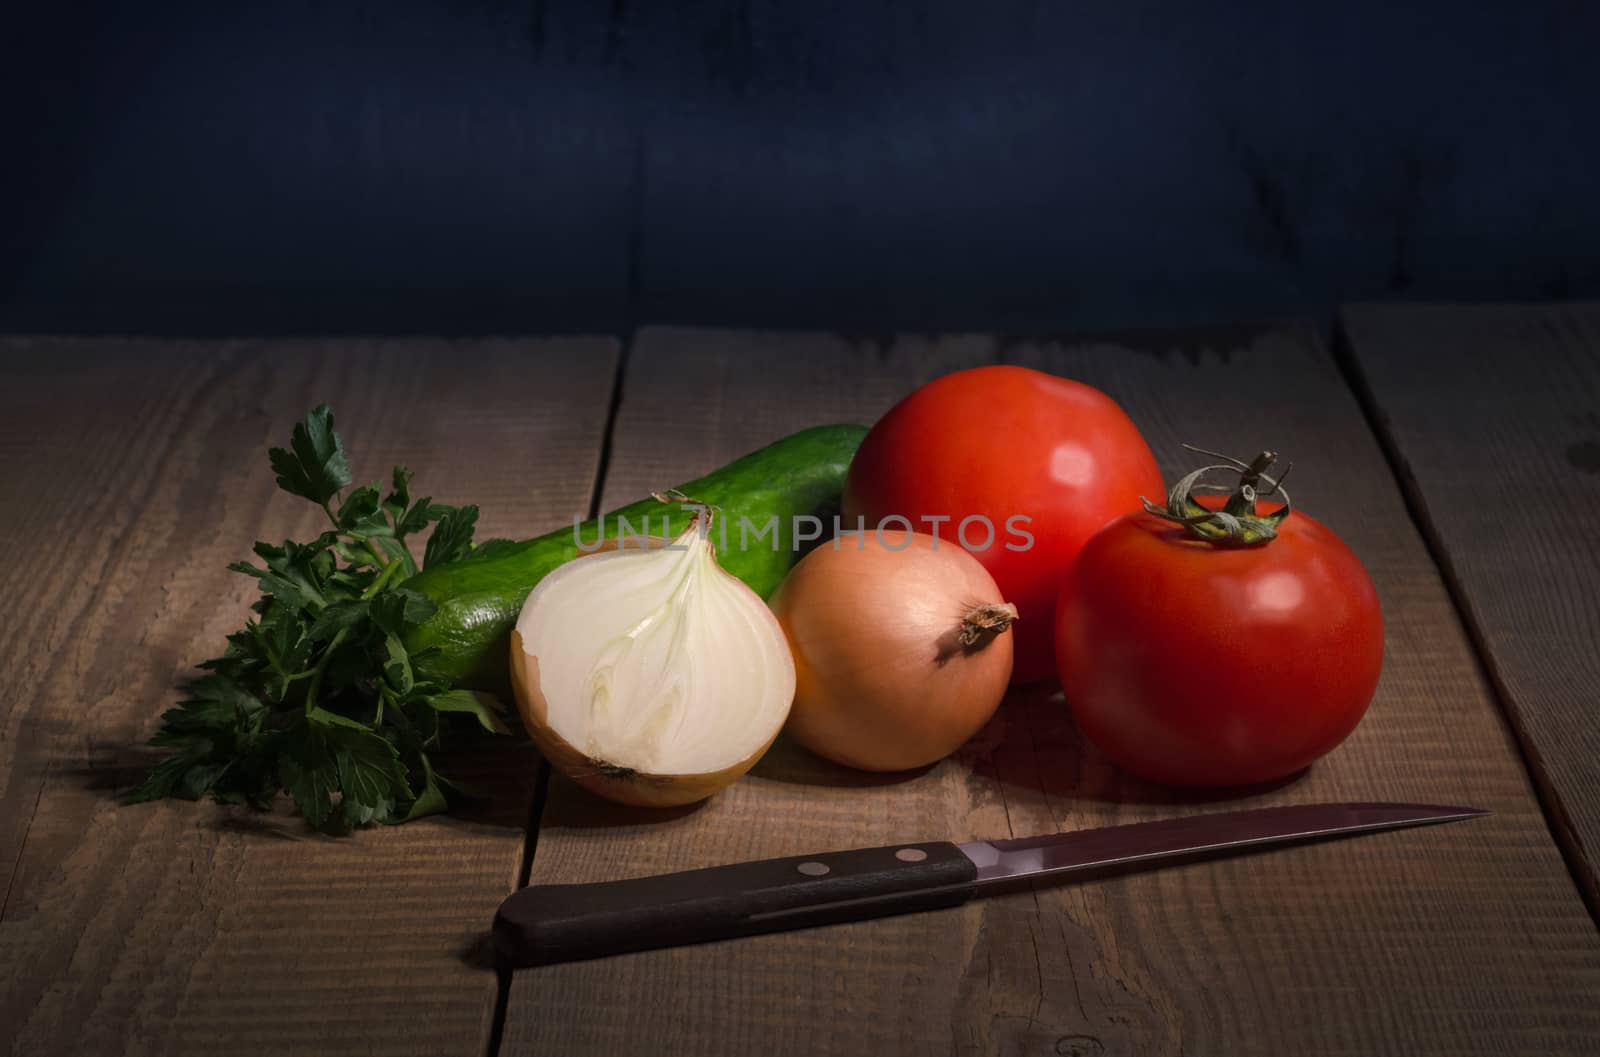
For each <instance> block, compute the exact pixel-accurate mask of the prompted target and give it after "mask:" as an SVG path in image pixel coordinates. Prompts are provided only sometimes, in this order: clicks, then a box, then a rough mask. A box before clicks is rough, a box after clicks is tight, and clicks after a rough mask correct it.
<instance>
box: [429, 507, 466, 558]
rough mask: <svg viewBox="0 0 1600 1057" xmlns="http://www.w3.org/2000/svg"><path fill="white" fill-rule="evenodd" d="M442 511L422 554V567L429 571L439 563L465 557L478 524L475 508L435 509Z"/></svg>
mask: <svg viewBox="0 0 1600 1057" xmlns="http://www.w3.org/2000/svg"><path fill="white" fill-rule="evenodd" d="M435 509H442V510H444V511H445V512H444V514H443V516H441V517H440V518H439V524H437V525H435V526H434V529H433V535H432V536H429V537H428V547H427V549H426V550H425V551H423V553H422V567H423V568H424V569H431V568H433V567H434V566H435V565H438V564H440V563H441V562H448V561H454V560H455V559H457V558H462V557H465V556H466V555H467V554H468V553H469V552H470V551H471V550H472V530H473V529H474V528H475V527H476V526H477V524H478V508H477V507H475V506H464V507H443V508H435Z"/></svg>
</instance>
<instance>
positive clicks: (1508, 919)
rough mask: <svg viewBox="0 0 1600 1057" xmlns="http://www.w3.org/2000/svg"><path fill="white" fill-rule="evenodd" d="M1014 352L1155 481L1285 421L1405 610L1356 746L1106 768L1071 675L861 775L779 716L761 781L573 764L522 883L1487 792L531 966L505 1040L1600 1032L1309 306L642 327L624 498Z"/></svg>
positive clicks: (1449, 1046) (1148, 1040) (1493, 748)
mask: <svg viewBox="0 0 1600 1057" xmlns="http://www.w3.org/2000/svg"><path fill="white" fill-rule="evenodd" d="M996 360H1006V361H1011V362H1019V363H1025V364H1030V365H1033V366H1037V367H1041V368H1044V369H1047V370H1050V371H1054V372H1058V373H1061V374H1065V375H1069V376H1072V377H1075V378H1079V379H1082V380H1085V381H1088V382H1090V383H1092V384H1095V385H1098V386H1100V387H1102V388H1104V389H1105V390H1107V391H1108V392H1110V393H1111V394H1112V395H1113V396H1115V397H1116V398H1117V399H1119V400H1120V401H1121V402H1122V403H1123V405H1124V406H1125V407H1126V408H1127V409H1128V411H1129V412H1130V413H1131V414H1132V415H1133V417H1134V418H1135V420H1136V421H1137V422H1138V423H1139V424H1140V426H1141V427H1142V428H1143V429H1144V430H1145V431H1146V434H1147V436H1148V437H1149V439H1150V441H1151V443H1152V445H1153V446H1154V447H1155V448H1156V450H1157V452H1158V453H1159V454H1160V455H1161V456H1162V461H1163V465H1164V468H1165V470H1166V471H1167V473H1168V474H1169V475H1170V474H1173V473H1174V472H1176V471H1178V470H1180V469H1182V468H1184V467H1185V466H1186V465H1187V462H1186V460H1185V459H1184V458H1183V456H1182V454H1181V453H1180V452H1179V449H1178V445H1179V443H1180V442H1181V441H1190V442H1194V443H1199V444H1202V445H1204V446H1207V447H1212V448H1220V449H1224V450H1234V451H1238V452H1241V453H1251V452H1254V451H1256V450H1259V449H1260V448H1261V447H1262V446H1272V447H1273V448H1275V449H1276V450H1278V451H1280V452H1283V453H1285V454H1286V455H1287V456H1289V457H1291V458H1293V459H1295V460H1296V462H1297V464H1298V468H1297V470H1296V473H1295V476H1296V484H1297V486H1298V487H1297V490H1296V492H1295V496H1296V500H1297V502H1298V503H1300V504H1302V505H1303V506H1304V507H1305V508H1306V509H1308V510H1310V511H1312V512H1314V513H1316V514H1317V515H1318V516H1319V517H1320V518H1322V519H1323V520H1325V521H1326V522H1327V523H1328V524H1329V525H1331V526H1332V527H1333V528H1334V529H1335V530H1336V531H1338V532H1339V533H1341V534H1342V535H1343V536H1344V537H1345V538H1346V539H1347V540H1348V541H1349V542H1350V544H1351V545H1352V546H1353V547H1354V548H1355V549H1356V551H1357V552H1358V553H1359V554H1360V555H1361V556H1362V557H1363V559H1364V560H1365V561H1366V562H1367V564H1368V566H1369V568H1370V569H1371V571H1372V574H1373V578H1374V580H1375V582H1376V583H1377V586H1378V589H1379V592H1380V595H1381V598H1382V601H1383V604H1384V607H1385V613H1386V616H1387V649H1386V667H1385V673H1384V677H1383V680H1382V683H1381V685H1380V687H1379V691H1378V695H1377V698H1376V700H1375V702H1374V704H1373V706H1372V710H1371V713H1370V714H1369V716H1368V718H1367V719H1366V721H1365V722H1364V723H1363V724H1362V726H1361V727H1360V728H1359V729H1358V730H1357V731H1356V733H1355V734H1354V735H1353V736H1352V737H1351V739H1350V740H1349V741H1348V742H1347V743H1346V744H1345V745H1344V746H1343V747H1341V748H1340V749H1339V750H1337V751H1336V752H1335V753H1334V754H1332V755H1331V756H1330V757H1328V758H1327V759H1326V760H1324V761H1322V762H1321V763H1319V764H1317V765H1316V766H1314V767H1313V768H1312V769H1311V770H1310V771H1309V772H1308V773H1307V774H1305V775H1303V776H1301V777H1299V778H1298V779H1297V780H1294V781H1291V782H1288V783H1286V784H1283V785H1280V786H1278V787H1275V788H1270V789H1253V790H1242V791H1228V792H1224V793H1220V794H1210V795H1206V796H1194V795H1187V794H1182V793H1176V792H1173V791H1170V790H1165V789H1161V788H1157V787H1152V786H1149V785H1144V784H1142V783H1139V782H1136V781H1133V780H1131V779H1128V778H1126V777H1125V776H1122V775H1120V774H1119V773H1117V772H1116V771H1115V770H1114V769H1113V768H1112V767H1111V766H1110V765H1109V764H1108V763H1107V762H1106V761H1104V760H1103V759H1102V758H1101V757H1099V756H1098V755H1097V754H1096V753H1095V752H1094V750H1093V749H1092V748H1090V747H1088V746H1087V745H1085V744H1083V743H1082V741H1081V740H1080V738H1079V736H1078V734H1077V733H1076V731H1075V729H1074V727H1073V724H1072V723H1071V721H1070V718H1069V717H1068V715H1067V713H1066V710H1065V708H1064V706H1063V703H1062V701H1061V699H1060V697H1059V694H1058V693H1051V692H1049V691H1047V690H1025V691H1021V692H1016V693H1014V694H1013V695H1012V696H1011V697H1010V698H1009V699H1008V701H1007V703H1006V704H1005V705H1004V706H1003V707H1002V709H1001V712H1000V713H999V715H998V716H997V717H996V719H995V720H994V721H993V722H992V723H991V724H990V725H989V727H988V728H987V729H986V730H985V731H984V732H983V733H982V734H981V735H980V736H979V737H978V738H976V739H975V740H974V741H973V742H972V743H971V744H969V745H968V746H967V747H966V748H965V749H964V750H963V751H962V752H961V753H960V754H959V755H958V756H957V757H956V758H953V759H951V760H947V761H944V762H943V763H940V764H938V765H936V766H934V767H932V768H929V769H927V770H925V771H921V772H913V773H910V774H906V775H899V776H889V777H882V776H878V777H874V776H868V775H861V774H856V773H852V772H848V771H845V770H842V769H839V768H835V767H833V766H831V765H828V764H825V763H823V762H821V761H819V760H817V759H815V758H813V757H810V756H808V755H806V754H805V753H803V752H802V751H800V750H798V749H797V748H795V747H794V746H792V745H789V744H787V743H786V742H784V741H782V740H780V742H779V744H778V745H777V747H776V748H775V749H774V750H773V752H772V753H771V754H769V755H768V757H767V758H766V759H764V760H763V761H762V762H761V763H760V765H758V766H757V768H756V769H755V770H754V771H753V772H752V773H751V775H750V776H748V777H747V778H746V779H745V780H743V781H741V782H740V783H738V784H736V785H735V786H734V787H732V788H731V789H729V790H727V791H726V792H724V793H722V794H720V795H719V796H717V797H715V798H714V799H713V800H711V801H710V802H708V803H706V804H704V805H702V806H700V807H697V808H692V809H685V810H679V811H675V812H666V813H645V812H640V811H636V810H629V809H623V808H618V807H613V806H610V805H606V804H604V803H601V802H599V801H597V800H595V799H593V798H591V797H589V796H588V795H587V794H584V793H582V792H581V791H579V790H578V789H576V788H575V787H574V786H572V785H571V784H570V783H568V782H566V781H565V780H562V779H556V780H554V781H553V782H552V785H551V788H550V792H549V798H548V802H547V804H546V807H545V811H544V815H543V819H542V825H541V832H540V838H539V844H538V847H537V853H536V856H535V858H534V861H533V865H532V880H533V881H534V882H545V883H550V882H577V881H596V880H602V879H609V878H619V877H630V876H639V875H643V874H649V873H655V872H660V871H664V870H672V869H681V868H690V867H698V866H709V865H714V864H717V863H723V862H730V861H736V860H741V859H749V858H758V857H763V856H771V855H785V854H803V853H806V852H810V851H820V850H827V849H832V848H848V847H852V846H860V845H873V844H884V843H892V842H898V841H907V840H914V839H937V838H945V839H954V840H961V839H966V838H971V837H1004V836H1008V835H1013V834H1016V835H1027V834H1031V833H1038V832H1046V831H1050V830H1054V829H1058V828H1060V829H1064V828H1077V827H1085V826H1094V825H1103V824H1111V823H1118V822H1127V821H1135V820H1139V819H1146V818H1156V817H1164V816H1169V815H1173V814H1177V813H1182V812H1192V811H1207V810H1222V809H1226V808H1232V807H1236V806H1246V805H1251V806H1253V805H1263V804H1276V803H1292V802H1307V801H1319V800H1339V799H1393V800H1416V801H1432V802H1439V803H1466V804H1474V805H1478V806H1482V807H1487V808H1490V809H1492V810H1493V811H1494V812H1495V815H1494V816H1493V817H1491V818H1487V819H1482V820H1477V821H1474V822H1471V823H1465V824H1457V825H1452V826H1445V827H1437V828H1432V829H1427V830H1420V831H1411V832H1406V833H1393V834H1384V835H1378V836H1370V837H1364V838H1359V839H1355V840H1348V841H1343V842H1336V843H1330V844H1324V845H1317V846H1311V847H1304V848H1296V849H1291V850H1284V851H1280V852H1274V853H1268V854H1261V855H1252V856H1244V857H1239V858H1233V859H1228V860H1224V861H1217V862H1210V863H1200V864H1194V865H1188V866H1183V867H1177V868H1171V869H1167V870H1162V871H1156V872H1151V873H1144V874H1136V875H1132V876H1128V877H1123V878H1117V879H1107V880H1101V881H1095V882H1090V883H1084V884H1079V885H1073V886H1065V887H1040V888H1038V889H1037V890H1034V891H1024V892H1021V893H1017V894H1013V895H1009V896H1004V897H999V898H994V899H989V900H985V901H979V902H976V903H973V904H970V905H968V906H967V907H964V908H961V909H959V910H952V911H942V912H936V913H929V914H923V915H916V916H911V917H905V918H898V919H891V920H884V921H877V922H868V923H861V924H853V925H845V926H838V927H833V928H828V929H819V930H814V931H809V932H800V933H789V934H784V935H777V936H770V937H763V938H758V939H750V940H740V941H733V942H727V943H719V944H710V945H705V946H701V947H697V948H692V949H682V950H673V951H659V952H651V953H645V954H638V955H630V956H625V957H620V958H613V959H607V960H602V961H595V962H589V963H581V964H574V965H566V966H558V967H553V968H546V969H539V970H531V971H526V972H521V973H518V974H516V977H515V980H514V982H513V985H512V991H511V996H510V998H511V1001H510V1005H509V1010H508V1015H507V1020H506V1024H505V1034H504V1040H503V1046H502V1052H504V1053H507V1054H518V1055H521V1054H535V1053H540V1054H544V1053H561V1054H588V1053H595V1054H602V1053H603V1054H611V1053H651V1054H685V1055H690V1054H692V1055H695V1057H703V1055H710V1054H748V1053H763V1054H771V1055H787V1054H796V1055H798V1054H918V1055H927V1054H960V1055H977V1054H995V1055H999V1054H1070V1055H1075V1057H1083V1055H1099V1054H1187V1055H1190V1057H1198V1055H1208V1054H1217V1055H1238V1054H1263V1055H1278V1054H1290V1053H1293V1054H1351V1055H1363V1057H1365V1055H1371V1054H1406V1055H1411V1054H1439V1055H1463V1054H1485V1055H1488V1054H1493V1055H1496V1057H1498V1055H1503V1054H1507V1053H1517V1054H1523V1053H1528V1054H1531V1053H1540V1054H1557V1053H1594V1052H1597V1050H1600V1007H1597V1004H1596V1003H1595V1001H1594V996H1595V995H1596V994H1597V993H1600V937H1597V934H1596V930H1595V927H1594V924H1593V922H1592V921H1591V920H1590V918H1589V916H1588V914H1587V913H1586V911H1585V908H1584V906H1583V904H1582V902H1581V900H1580V899H1579V897H1578V893H1577V892H1576V890H1575V889H1574V887H1573V884H1572V881H1571V878H1570V877H1569V875H1568V873H1567V871H1566V869H1565V867H1564V865H1563V863H1562V861H1561V857H1560V854H1559V852H1558V850H1557V848H1556V846H1555V844H1554V843H1553V841H1552V840H1551V836H1550V833H1549V831H1548V830H1547V828H1546V826H1545V822H1544V819H1543V816H1542V814H1541V812H1540V809H1539V805H1538V803H1537V802H1536V800H1535V797H1534V793H1533V790H1532V787H1531V785H1530V782H1529V779H1528V776H1527V774H1526V773H1525V771H1524V769H1523V766H1522V763H1521V761H1520V759H1519V755H1518V751H1517V748H1516V745H1515V744H1514V742H1513V740H1512V737H1511V735H1510V733H1509V731H1508V729H1507V726H1506V724H1505V721H1504V719H1503V717H1502V716H1501V715H1500V713H1499V712H1498V710H1497V708H1496V706H1495V703H1494V701H1493V699H1492V697H1491V694H1490V691H1489V688H1488V686H1487V685H1486V683H1485V681H1484V679H1483V677H1482V675H1481V674H1480V670H1479V668H1478V666H1477V663H1476V661H1475V659H1474V656H1473V654H1472V651H1471V648H1470V646H1469V644H1468V641H1467V637H1466V635H1465V633H1464V631H1463V629H1462V627H1461V625H1460V624H1459V622H1458V620H1457V618H1456V615H1455V612H1454V610H1453V608H1452V605H1451V603H1450V599H1449V597H1448V595H1447V593H1446V590H1445V588H1444V585H1443V583H1442V582H1441V580H1440V578H1439V575H1438V573H1437V571H1436V569H1435V567H1434V565H1433V564H1432V562H1431V561H1430V559H1429V556H1428V553H1427V550H1426V548H1425V546H1424V544H1423V541H1422V539H1421V538H1420V536H1419V535H1418V533H1417V531H1416V529H1415V528H1414V527H1413V525H1412V523H1411V522H1410V520H1409V519H1408V516H1407V512H1406V509H1405V506H1404V503H1403V502H1402V498H1401V495H1400V493H1399V491H1398V489H1397V488H1396V486H1395V484H1394V482H1393V478H1392V477H1391V475H1390V473H1389V470H1388V468H1387V466H1386V465H1385V462H1384V459H1383V455H1382V453H1381V451H1380V450H1379V447H1378V444H1377V441H1376V440H1375V439H1374V438H1373V436H1372V435H1371V434H1370V432H1369V431H1368V429H1367V427H1366V425H1365V424H1364V422H1363V419H1362V414H1361V411H1360V408H1359V407H1358V405H1357V403H1356V401H1355V400H1354V398H1353V396H1352V395H1351V393H1350V392H1349V390H1348V389H1347V388H1346V386H1345V384H1344V383H1343V381H1342V380H1341V377H1340V375H1339V373H1338V371H1337V370H1336V368H1335V366H1334V363H1333V361H1332V359H1331V358H1330V356H1329V354H1328V352H1327V351H1326V349H1325V348H1324V347H1323V345H1322V344H1321V342H1320V341H1319V340H1318V339H1317V338H1316V337H1315V336H1314V335H1313V334H1311V333H1310V332H1309V331H1307V330H1304V329H1301V328H1297V327H1283V328H1262V329H1259V330H1232V331H1217V332H1212V333H1206V332H1198V333H1196V332H1183V333H1174V334H1169V335H1163V334H1143V335H1137V336H1132V335H1125V336H1118V337H1113V338H1108V339H1106V340H1099V341H1097V340H1076V341H1070V342H1062V341H1056V340H998V339H993V338H975V337H952V338H939V339H900V340H894V339H890V338H883V339H879V340H876V341H855V342H852V341H848V340H845V339H842V338H836V337H832V336H825V335H812V336H804V335H790V336H778V335H771V334H759V333H729V332H702V331H684V330H651V331H646V332H644V333H643V334H642V335H641V336H640V338H639V339H638V342H637V346H636V349H635V352H634V355H633V358H632V362H631V364H630V367H629V371H628V376H627V378H626V379H625V384H624V390H623V399H622V404H621V408H620V413H619V417H618V419H617V422H616V426H615V433H614V448H613V458H612V461H611V465H610V468H609V472H608V475H607V479H606V483H605V502H606V504H608V505H610V504H614V503H617V502H620V501H623V500H626V499H630V498H633V497H634V496H636V495H639V494H643V493H644V492H646V491H648V490H649V489H652V488H658V487H660V486H662V485H663V484H670V483H673V482H675V481H678V480H681V479H684V478H685V477H687V476H690V475H693V474H695V473H699V472H702V471H704V470H707V469H710V468H712V467H713V466H715V465H717V464H719V463H721V462H723V461H725V460H726V459H728V458H730V457H732V456H736V455H738V454H741V453H743V452H745V451H748V450H750V449H752V448H754V447H757V446H758V445H760V444H763V443H765V442H767V441H770V440H772V439H774V438H776V437H778V436H780V435H782V434H783V433H785V432H788V431H789V430H791V429H794V428H797V427H800V426H804V425H809V424H813V423H816V422H821V421H830V420H839V419H855V420H871V419H872V418H873V417H875V416H876V415H878V414H880V413H881V412H882V411H883V410H884V409H886V408H887V407H888V406H889V405H890V404H891V403H892V402H893V401H894V400H895V399H896V398H898V397H899V396H900V395H902V394H904V393H906V392H908V391H909V390H910V389H912V388H913V387H914V386H915V385H916V384H918V383H919V382H921V381H924V380H926V379H927V378H928V377H930V376H932V375H935V374H938V373H942V372H943V371H946V370H950V369H954V368H957V367H960V366H965V365H969V364H976V363H985V362H994V361H996ZM664 438H670V440H666V439H664ZM1262 692H1263V693H1283V692H1286V689H1285V688H1282V687H1272V686H1264V687H1263V688H1262Z"/></svg>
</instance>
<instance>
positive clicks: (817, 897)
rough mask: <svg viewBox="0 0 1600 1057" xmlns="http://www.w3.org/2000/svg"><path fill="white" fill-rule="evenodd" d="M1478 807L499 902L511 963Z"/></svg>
mask: <svg viewBox="0 0 1600 1057" xmlns="http://www.w3.org/2000/svg"><path fill="white" fill-rule="evenodd" d="M1486 814H1488V812H1487V811H1482V810H1479V809H1477V808H1470V807H1442V806H1438V805H1432V804H1380V803H1372V804H1366V803H1346V804H1300V805H1294V806H1290V807H1269V808H1257V809H1255V810H1250V811H1228V812H1222V813H1217V814H1207V815H1191V816H1184V817H1178V818H1170V819H1162V820H1160V821H1156V822H1140V823H1134V824H1131V825H1125V826H1109V827H1106V828H1104V829H1089V830H1077V831H1074V832H1070V833H1052V834H1046V835H1043V836H1038V837H1024V838H1016V839H1005V840H976V841H968V842H967V843H964V844H954V843H951V842H949V841H931V842H927V843H917V844H895V845H889V846H886V847H882V848H857V849H854V850H852V851H839V852H829V853H826V854H822V855H800V856H790V857H788V858H782V859H764V860H761V861H758V862H744V863H734V864H732V865H728V866H712V867H708V868H706V869H701V870H686V871H683V872H681V873H672V874H660V875H657V876H654V877H638V878H633V879H630V880H624V881H603V882H598V883H592V884H570V885H530V886H529V887H527V888H523V889H520V890H519V891H517V892H514V893H512V894H511V895H510V896H508V897H507V898H506V900H505V901H504V902H503V903H501V905H500V910H499V912H498V913H497V914H496V915H495V920H494V941H495V950H496V952H497V954H498V955H499V957H500V959H501V961H502V963H503V964H505V965H507V966H508V967H511V968H520V967H527V966H535V965H548V964H553V963H556V962H566V961H576V960H580V959H584V958H596V957H602V956H605V955H610V954H623V953H627V952H630V951H642V950H651V949H654V948H659V947H673V946H680V945H683V944H690V943H701V942H705V941H708V940H716V939H729V938H732V937H736V936H750V935H756V934H759V933H765V932H779V931H783V930H787V929H797V928H809V927H812V926H815V925H826V924H833V923H837V922H841V921H855V920H860V919H863V918H873V917H883V916H886V915H890V914H904V913H910V912H914V911H919V910H933V909H937V908H940V907H950V906H957V905H960V904H961V903H965V902H966V901H967V900H968V899H971V898H972V897H973V896H974V895H977V894H979V893H981V892H983V891H985V890H990V889H994V888H997V887H1000V886H1003V885H1007V884H1020V883H1023V882H1027V881H1032V880H1035V879H1039V878H1053V877H1061V876H1070V875H1074V874H1078V875H1087V874H1090V873H1098V872H1101V871H1110V870H1118V869H1143V868H1150V867H1154V866H1158V865H1162V864H1165V863H1170V862H1175V861H1180V860H1187V859H1192V858H1196V857H1202V856H1211V855H1219V854H1226V853H1229V852H1233V851H1238V850H1243V849H1248V848H1256V847H1260V846H1262V845H1268V844H1284V843H1289V842H1298V841H1310V840H1320V839H1327V838H1331V837H1341V836H1347V835H1352V834H1358V833H1370V832H1374V831H1378V830H1386V829H1397V828H1400V827H1403V826H1421V825H1428V824H1431V823H1437V822H1453V821H1457V820H1459V819H1467V818H1476V817H1478V816H1480V815H1486Z"/></svg>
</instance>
